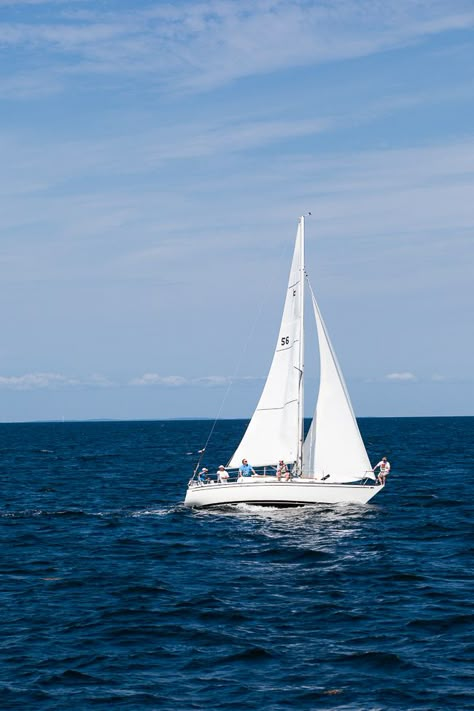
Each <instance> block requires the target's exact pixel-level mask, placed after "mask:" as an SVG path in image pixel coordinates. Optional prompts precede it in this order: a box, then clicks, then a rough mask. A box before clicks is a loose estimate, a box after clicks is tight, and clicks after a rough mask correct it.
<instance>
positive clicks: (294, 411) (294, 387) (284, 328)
mask: <svg viewBox="0 0 474 711" xmlns="http://www.w3.org/2000/svg"><path fill="white" fill-rule="evenodd" d="M303 290H304V218H300V220H299V223H298V230H297V233H296V244H295V251H294V253H293V261H292V264H291V270H290V277H289V280H288V289H287V294H286V300H285V306H284V309H283V318H282V321H281V326H280V331H279V334H278V340H277V344H276V348H275V353H274V356H273V361H272V364H271V367H270V372H269V373H268V377H267V381H266V383H265V386H264V389H263V392H262V395H261V397H260V400H259V403H258V405H257V409H256V410H255V412H254V414H253V417H252V419H251V420H250V422H249V425H248V427H247V430H246V432H245V434H244V437H243V439H242V441H241V442H240V444H239V446H238V447H237V450H236V451H235V453H234V455H233V457H232V458H231V460H230V461H229V464H228V466H229V467H236V466H240V463H241V461H242V459H243V458H246V459H248V461H249V463H250V464H251V465H252V466H254V467H256V466H262V465H266V464H274V463H276V462H277V461H278V460H279V459H283V460H284V461H285V462H294V461H296V460H297V458H298V450H299V448H300V447H299V445H300V438H301V421H302V396H303V393H302V390H303V387H302V386H303Z"/></svg>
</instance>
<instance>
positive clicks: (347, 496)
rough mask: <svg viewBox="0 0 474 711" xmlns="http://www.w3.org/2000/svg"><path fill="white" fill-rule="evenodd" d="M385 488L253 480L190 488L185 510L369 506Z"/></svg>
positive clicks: (302, 481) (305, 481)
mask: <svg viewBox="0 0 474 711" xmlns="http://www.w3.org/2000/svg"><path fill="white" fill-rule="evenodd" d="M382 489H383V486H376V485H371V484H368V485H360V484H328V483H326V482H319V481H313V480H309V479H306V480H302V479H295V480H293V481H289V482H279V481H275V480H274V479H273V478H272V479H269V480H262V479H260V480H259V479H254V478H252V479H250V480H244V481H242V482H237V483H234V484H214V483H212V484H205V485H203V486H199V485H197V484H195V485H191V486H190V487H189V488H188V491H187V493H186V498H185V501H184V505H185V506H191V507H196V508H204V507H209V506H223V505H225V504H241V503H245V504H256V505H258V506H306V505H308V504H341V503H347V504H366V503H367V502H368V501H370V499H372V498H373V497H374V496H375V495H376V494H378V492H379V491H381V490H382Z"/></svg>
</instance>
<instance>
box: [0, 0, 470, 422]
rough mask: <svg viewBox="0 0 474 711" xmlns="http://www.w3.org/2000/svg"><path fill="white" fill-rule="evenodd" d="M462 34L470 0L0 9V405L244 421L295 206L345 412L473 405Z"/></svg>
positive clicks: (268, 341)
mask: <svg viewBox="0 0 474 711" xmlns="http://www.w3.org/2000/svg"><path fill="white" fill-rule="evenodd" d="M473 39H474V5H473V3H472V0H469V1H467V2H464V1H463V0H454V1H453V0H450V1H448V0H446V1H445V0H420V1H418V0H397V1H393V2H392V1H391V0H386V2H379V1H376V0H370V1H369V0H357V1H355V0H341V1H338V0H332V1H331V2H329V0H326V1H325V2H316V1H310V0H292V1H290V0H286V1H285V2H277V1H275V0H252V2H246V1H245V0H242V1H240V2H232V1H215V2H175V3H173V4H168V3H162V2H156V1H154V0H148V1H147V0H95V1H94V2H91V1H90V0H50V1H49V2H45V1H43V0H23V1H22V0H0V102H1V103H0V106H1V112H0V152H1V153H0V154H1V161H0V195H1V198H0V199H1V210H0V276H1V280H0V283H1V286H0V304H1V308H0V319H1V320H0V326H1V334H2V337H1V340H0V403H1V405H0V420H2V421H17V420H37V419H60V418H62V417H65V418H66V419H83V418H84V419H88V418H142V417H143V418H167V417H180V416H185V417H193V416H206V417H213V416H214V415H215V414H216V413H217V411H218V410H219V408H220V405H221V403H222V400H223V397H224V394H225V393H226V391H227V386H228V382H229V379H232V380H233V381H234V382H233V385H232V388H231V390H230V392H229V394H228V396H227V397H226V399H225V403H224V406H223V409H222V413H223V415H224V416H229V417H231V416H237V417H238V416H242V417H246V416H249V415H250V414H251V412H252V410H253V407H254V405H255V403H256V401H257V399H258V395H259V391H260V389H261V387H262V384H263V380H264V377H265V374H266V372H267V369H268V366H269V363H270V360H271V356H272V351H273V347H274V342H275V338H276V335H277V330H278V325H279V319H280V313H281V308H282V302H283V297H284V289H285V285H286V279H287V273H288V269H289V261H290V257H291V251H292V241H293V238H294V235H295V231H296V221H297V217H298V215H300V214H301V213H303V212H306V211H307V210H311V211H312V213H313V217H312V218H311V221H308V223H307V263H308V271H309V273H310V277H311V280H312V283H313V286H314V288H315V291H316V294H317V296H318V300H319V302H320V305H321V308H322V311H323V313H324V316H325V319H326V322H327V326H328V328H329V331H330V333H331V336H332V340H333V343H334V346H335V348H336V351H337V353H338V357H339V360H340V363H341V366H342V368H343V371H344V373H345V376H346V380H347V384H348V387H349V390H350V392H351V395H352V398H353V403H354V406H355V409H356V412H357V414H358V415H361V416H382V415H387V416H391V415H394V416H403V415H444V414H445V415H472V414H474V412H473V406H472V402H473V395H474V388H473V375H472V364H471V363H472V355H471V354H472V350H473V338H472V266H473V240H472V235H473V227H474V132H473V128H472V127H473V125H474V111H473V109H474V91H473V90H474V75H473V70H472V67H473V65H474V62H473V58H474V49H473V47H474V43H473ZM308 385H309V386H310V389H311V387H313V389H314V388H315V387H316V382H315V365H314V362H313V359H312V358H311V356H310V354H308ZM313 400H314V398H312V397H311V396H310V397H308V398H307V407H308V414H309V413H310V412H311V410H312V405H313Z"/></svg>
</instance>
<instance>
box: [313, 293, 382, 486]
mask: <svg viewBox="0 0 474 711" xmlns="http://www.w3.org/2000/svg"><path fill="white" fill-rule="evenodd" d="M310 288H311V287H310ZM311 296H312V300H313V308H314V315H315V318H316V326H317V331H318V342H319V355H320V369H321V373H320V385H319V394H318V401H317V403H316V410H315V413H314V417H313V422H312V424H311V427H310V429H309V432H308V434H307V437H306V440H305V443H304V449H303V472H304V475H305V476H309V477H314V478H316V479H321V478H322V477H323V476H326V475H327V474H329V475H330V476H329V480H328V481H329V482H349V481H355V480H357V479H362V478H364V477H370V478H372V479H374V475H373V473H372V470H371V466H370V462H369V458H368V456H367V452H366V450H365V446H364V443H363V441H362V437H361V435H360V431H359V427H358V425H357V421H356V418H355V415H354V411H353V409H352V405H351V402H350V399H349V394H348V392H347V389H346V386H345V383H344V378H343V375H342V373H341V370H340V368H339V364H338V362H337V358H336V355H335V353H334V351H333V348H332V345H331V341H330V339H329V336H328V333H327V331H326V326H325V324H324V321H323V318H322V316H321V312H320V311H319V307H318V304H317V303H316V299H315V297H314V294H313V291H312V290H311Z"/></svg>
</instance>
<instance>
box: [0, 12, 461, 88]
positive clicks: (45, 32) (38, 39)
mask: <svg viewBox="0 0 474 711" xmlns="http://www.w3.org/2000/svg"><path fill="white" fill-rule="evenodd" d="M0 5H4V6H6V7H7V8H8V7H13V8H15V9H16V10H17V11H18V14H15V17H14V20H12V21H10V22H8V21H5V22H3V23H0V45H3V46H6V47H15V48H18V49H20V50H23V49H24V50H26V51H29V52H31V55H32V56H34V55H36V54H37V53H38V51H41V52H42V53H43V55H44V54H45V53H48V55H49V56H50V64H49V69H47V68H45V72H44V75H47V74H48V73H53V74H55V75H56V77H58V76H62V82H63V85H64V86H65V85H66V84H67V82H68V80H69V78H72V77H74V76H75V75H77V73H78V72H79V73H84V74H89V75H91V74H96V75H100V74H102V75H107V76H109V77H110V76H112V75H121V76H124V75H126V76H131V75H135V76H136V75H140V74H142V75H146V76H147V77H151V76H152V77H153V82H152V83H153V85H156V84H159V85H161V86H166V87H167V88H168V89H169V90H171V91H177V90H178V91H179V90H185V91H200V90H204V91H207V90H209V89H212V88H215V87H218V86H222V85H225V84H227V83H229V82H232V81H235V80H236V79H239V78H241V77H246V76H252V75H257V74H265V73H270V72H274V71H277V70H281V69H286V68H291V67H298V66H305V65H310V64H317V63H323V62H328V61H335V60H340V59H348V58H354V57H362V56H368V55H370V54H374V53H377V52H381V51H385V50H387V49H392V48H396V47H403V46H406V45H408V44H411V43H413V42H416V41H421V40H422V39H423V38H425V37H429V36H431V35H435V34H438V33H441V32H445V31H450V30H451V31H456V30H463V29H466V28H470V27H472V26H473V25H474V12H473V10H472V3H470V2H468V1H466V0H458V2H457V3H456V4H455V7H453V3H452V2H447V0H432V1H431V2H430V3H426V2H424V1H423V0H398V1H397V2H395V1H394V0H387V2H385V3H383V4H382V3H379V2H375V1H374V0H358V1H357V2H356V1H355V0H339V2H337V3H319V2H307V0H294V2H291V3H287V2H282V1H281V0H254V1H253V2H249V1H248V0H247V1H246V0H243V1H242V2H239V3H237V2H235V3H233V2H221V1H218V0H210V1H208V2H183V3H180V4H179V5H175V6H172V5H168V4H167V5H165V4H162V3H140V2H137V3H132V2H129V3H126V4H125V6H122V7H121V9H120V11H117V10H114V8H113V5H110V6H109V7H107V6H106V8H99V9H98V7H97V3H95V2H94V3H93V2H91V1H90V0H82V1H81V2H77V0H75V1H74V0H71V1H70V2H66V1H64V2H61V1H59V2H58V1H57V2H55V3H53V4H51V3H49V2H41V1H40V0H38V2H35V0H26V2H25V0H23V1H17V2H13V0H10V1H8V0H7V2H5V0H4V1H3V2H0ZM31 5H36V6H37V8H38V10H37V12H38V16H37V17H36V18H35V21H31V20H29V18H28V16H27V15H26V8H27V7H28V6H31ZM22 6H25V14H24V15H22V13H21V8H22ZM53 8H55V9H54V12H52V9H53ZM58 57H63V59H67V61H64V62H62V63H58V62H57V61H56V62H55V61H54V60H55V59H56V60H57V59H58ZM32 66H34V67H36V63H35V64H33V65H32ZM43 66H44V65H43ZM22 82H23V85H22V86H20V91H23V92H24V91H25V85H24V75H23V78H22ZM37 82H38V83H39V84H41V82H42V78H41V77H40V76H39V75H38V76H37ZM51 86H52V85H51V81H47V82H46V84H45V87H46V91H50V90H51ZM31 90H32V91H33V92H38V87H33V86H32V87H31Z"/></svg>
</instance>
